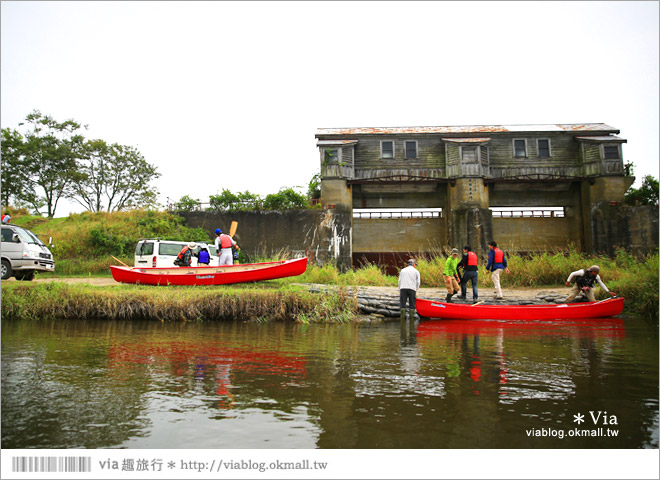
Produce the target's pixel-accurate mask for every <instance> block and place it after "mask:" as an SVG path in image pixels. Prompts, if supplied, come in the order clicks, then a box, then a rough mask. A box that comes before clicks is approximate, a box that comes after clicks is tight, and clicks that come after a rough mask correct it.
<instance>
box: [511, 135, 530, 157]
mask: <svg viewBox="0 0 660 480" xmlns="http://www.w3.org/2000/svg"><path fill="white" fill-rule="evenodd" d="M513 156H514V157H516V158H525V157H527V140H525V139H524V138H522V139H515V140H514V141H513Z"/></svg>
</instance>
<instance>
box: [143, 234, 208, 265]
mask: <svg viewBox="0 0 660 480" xmlns="http://www.w3.org/2000/svg"><path fill="white" fill-rule="evenodd" d="M189 243H190V242H177V241H176V240H161V239H159V238H146V239H144V240H140V241H139V242H138V243H137V246H136V247H135V261H134V265H135V266H136V267H174V260H175V259H176V257H177V256H178V255H179V252H180V251H181V249H182V248H183V247H185V246H186V245H188V244H189ZM200 245H202V244H200V243H197V248H195V249H194V250H193V252H194V253H198V252H199V246H200ZM204 245H206V247H207V249H208V251H209V253H210V254H211V261H210V264H209V265H217V264H218V256H217V252H216V251H215V245H213V244H204ZM191 266H193V267H196V266H197V257H195V256H193V257H192V263H191Z"/></svg>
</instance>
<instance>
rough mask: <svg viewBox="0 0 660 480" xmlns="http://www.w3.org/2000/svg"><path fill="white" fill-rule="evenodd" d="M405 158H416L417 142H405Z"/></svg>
mask: <svg viewBox="0 0 660 480" xmlns="http://www.w3.org/2000/svg"><path fill="white" fill-rule="evenodd" d="M405 145H406V158H417V141H416V140H406V142H405Z"/></svg>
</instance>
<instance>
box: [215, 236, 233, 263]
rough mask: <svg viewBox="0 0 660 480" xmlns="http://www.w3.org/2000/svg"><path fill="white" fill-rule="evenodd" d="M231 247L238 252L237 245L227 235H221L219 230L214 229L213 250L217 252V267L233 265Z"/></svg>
mask: <svg viewBox="0 0 660 480" xmlns="http://www.w3.org/2000/svg"><path fill="white" fill-rule="evenodd" d="M231 247H235V248H236V249H237V250H238V245H237V244H236V242H235V241H234V239H233V238H231V237H230V236H229V235H225V234H224V233H222V230H220V229H219V228H216V229H215V249H216V251H217V252H218V265H220V266H221V265H233V263H234V256H233V253H232V250H231Z"/></svg>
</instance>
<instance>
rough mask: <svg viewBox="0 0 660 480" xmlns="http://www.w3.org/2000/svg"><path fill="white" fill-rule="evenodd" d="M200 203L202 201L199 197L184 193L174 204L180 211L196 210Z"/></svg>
mask: <svg viewBox="0 0 660 480" xmlns="http://www.w3.org/2000/svg"><path fill="white" fill-rule="evenodd" d="M200 205H201V203H200V201H199V200H198V199H196V198H190V197H189V196H188V195H184V196H183V197H181V198H180V199H179V201H178V202H176V203H175V204H174V210H177V211H180V212H194V211H195V210H199V209H200Z"/></svg>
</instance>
